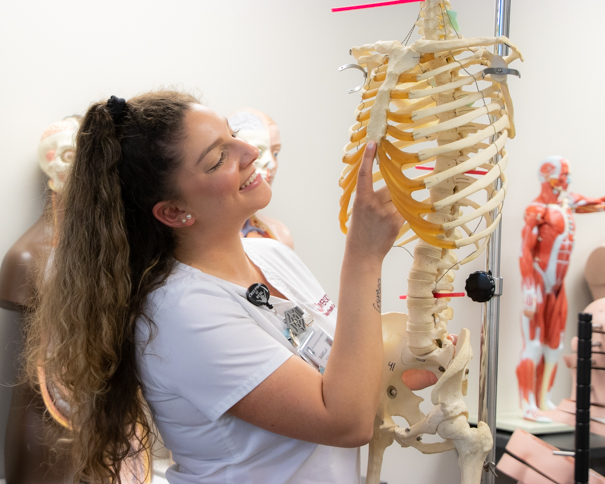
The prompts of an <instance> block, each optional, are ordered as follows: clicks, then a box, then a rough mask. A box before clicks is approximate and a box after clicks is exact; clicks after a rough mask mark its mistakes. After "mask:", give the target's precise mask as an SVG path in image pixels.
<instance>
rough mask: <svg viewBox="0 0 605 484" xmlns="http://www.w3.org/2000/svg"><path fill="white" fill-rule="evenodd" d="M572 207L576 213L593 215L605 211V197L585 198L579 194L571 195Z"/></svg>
mask: <svg viewBox="0 0 605 484" xmlns="http://www.w3.org/2000/svg"><path fill="white" fill-rule="evenodd" d="M569 195H570V206H571V209H572V210H573V211H574V212H576V213H592V212H603V211H605V197H601V198H593V197H585V196H584V195H580V194H579V193H570V194H569Z"/></svg>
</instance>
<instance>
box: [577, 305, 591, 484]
mask: <svg viewBox="0 0 605 484" xmlns="http://www.w3.org/2000/svg"><path fill="white" fill-rule="evenodd" d="M591 358H592V314H588V313H580V314H579V315H578V365H577V369H576V380H577V381H576V457H575V482H576V484H588V469H589V468H590V373H591V362H590V360H591Z"/></svg>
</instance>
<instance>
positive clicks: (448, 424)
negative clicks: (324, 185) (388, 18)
mask: <svg viewBox="0 0 605 484" xmlns="http://www.w3.org/2000/svg"><path fill="white" fill-rule="evenodd" d="M420 8H421V10H420V18H419V21H418V22H417V25H418V26H419V27H420V34H421V35H422V38H421V39H420V40H418V41H416V42H415V43H414V44H413V45H411V46H403V45H402V44H401V43H400V42H398V41H390V42H383V41H381V42H377V43H375V44H370V45H364V46H361V47H355V48H353V49H352V54H353V55H354V56H355V58H356V59H357V62H358V64H359V66H361V67H362V68H364V69H365V70H366V71H367V74H368V81H367V83H366V84H365V86H364V87H363V93H362V96H361V97H362V102H361V104H360V105H359V106H358V108H357V110H356V112H355V116H356V120H357V122H356V123H355V124H354V125H353V126H352V128H351V130H350V133H351V136H350V143H349V144H348V145H347V146H346V147H345V150H344V151H345V155H344V158H343V161H344V163H346V165H347V166H346V167H345V169H344V171H343V173H342V176H341V179H340V186H341V187H342V189H343V191H344V193H343V195H342V197H341V211H340V223H341V228H342V230H343V231H345V232H346V230H347V227H346V223H347V220H348V217H349V206H350V203H351V196H352V194H353V192H354V191H355V181H356V178H357V172H358V170H359V165H360V160H361V157H362V153H363V151H364V147H365V146H366V144H367V142H368V141H375V142H376V143H377V145H378V148H377V161H378V166H379V171H376V172H375V173H374V181H375V182H378V181H380V180H384V182H386V184H387V186H388V187H389V189H390V192H391V196H392V200H393V203H394V204H395V206H396V207H397V209H398V210H399V212H400V213H401V214H402V215H403V216H404V217H405V219H406V221H407V222H406V224H405V225H404V227H403V228H402V231H401V233H400V240H401V238H403V237H404V236H406V233H409V232H410V231H412V232H413V234H411V236H408V237H407V238H405V239H404V240H402V241H401V242H400V243H399V245H404V244H407V243H408V242H410V241H412V240H416V239H420V240H418V242H417V244H416V246H415V248H414V262H413V265H412V269H411V271H410V273H409V279H408V296H407V306H408V310H409V316H408V315H406V314H400V313H388V314H384V315H383V338H384V355H385V360H384V376H383V387H382V395H381V403H380V405H379V409H378V414H377V416H376V421H375V426H374V436H373V439H372V441H371V442H370V456H369V463H368V472H367V475H368V480H367V482H368V483H369V484H376V483H378V482H379V478H380V467H381V465H382V457H383V453H384V450H385V448H386V447H387V446H389V445H390V444H391V443H393V441H394V440H396V441H397V442H398V443H399V444H401V445H402V446H404V447H408V446H411V447H415V448H417V449H418V450H420V451H421V452H424V453H435V452H443V451H446V450H450V449H453V448H454V447H455V448H456V449H457V450H458V454H459V464H460V468H461V472H462V478H461V480H462V483H463V484H471V483H478V482H479V480H480V478H481V472H482V469H483V463H484V459H485V456H486V455H487V453H488V452H489V450H490V448H491V447H492V442H493V439H492V436H491V432H490V430H489V428H488V426H487V425H486V424H485V423H484V422H479V424H478V426H477V428H476V429H471V428H470V427H469V425H468V422H467V417H468V411H467V408H466V405H465V403H464V400H463V395H464V394H466V388H467V383H468V382H467V378H468V369H467V366H468V363H469V361H470V359H471V357H472V350H471V347H470V343H469V332H468V330H467V329H463V330H462V331H461V332H460V336H459V338H458V342H457V344H456V346H455V348H454V344H453V343H452V341H450V339H448V331H447V323H448V321H449V320H451V319H452V317H453V311H452V309H451V308H449V307H448V301H449V300H450V299H449V298H448V297H443V295H444V293H451V292H452V291H453V289H454V286H453V284H452V283H453V281H454V275H453V273H452V271H453V270H455V269H458V267H459V265H461V264H463V263H465V262H468V261H470V260H472V259H474V258H476V257H477V256H478V255H479V254H480V252H481V251H482V249H483V248H484V247H485V244H486V243H487V238H488V236H489V235H490V233H491V232H492V231H493V230H494V229H495V228H496V226H497V224H498V222H499V221H500V213H499V208H500V207H501V205H502V201H503V199H504V195H505V193H506V187H507V180H506V176H505V174H504V170H505V168H506V165H507V163H508V155H507V153H506V151H505V149H504V146H505V144H506V141H507V140H508V138H512V137H513V136H514V124H513V110H512V102H511V99H510V96H509V92H508V87H507V84H506V81H507V74H510V73H516V71H512V70H511V69H509V68H508V64H509V63H510V62H512V61H513V60H515V59H518V58H521V54H520V53H519V51H518V50H517V48H516V47H515V46H514V45H513V44H512V43H511V42H510V41H509V40H508V39H507V38H506V37H498V38H490V37H481V38H471V39H465V38H463V37H461V36H460V35H459V34H458V32H457V31H456V29H455V26H456V23H455V21H454V20H453V19H454V14H453V12H451V11H450V4H449V1H447V0H426V1H425V2H424V3H423V4H422V5H421V7H420ZM496 44H506V45H508V46H509V47H510V48H511V49H512V54H511V55H510V56H509V57H507V58H505V59H503V58H502V57H500V56H497V55H494V54H492V53H490V52H489V50H488V47H489V46H494V45H496ZM496 160H499V162H496ZM416 168H419V169H424V170H427V169H428V170H432V172H430V173H428V174H425V175H420V176H413V175H411V173H412V172H415V173H419V172H418V171H415V169H416ZM497 179H500V180H501V182H502V186H501V188H499V189H496V188H495V185H494V182H495V181H496V180H497ZM427 190H428V193H426V192H427ZM422 191H424V193H422ZM483 193H485V194H486V195H487V197H486V198H487V201H476V200H474V199H473V198H472V197H475V198H478V197H477V196H476V194H479V195H481V194H483ZM483 198H485V197H483ZM496 209H497V210H498V214H497V216H496V217H494V218H492V216H491V213H492V212H493V211H494V210H496ZM482 221H485V226H484V228H482V229H478V227H479V225H480V223H482ZM465 246H469V247H470V248H473V246H474V252H472V253H471V254H470V255H467V256H466V257H464V259H463V260H462V261H458V256H457V254H456V251H457V249H460V248H464V247H465ZM410 369H423V370H429V371H431V372H433V373H434V374H435V375H436V376H437V378H438V379H439V380H438V382H437V383H436V385H435V387H434V389H433V391H432V394H431V400H432V403H433V405H434V407H433V408H432V409H431V410H430V411H429V413H428V414H426V415H425V414H424V413H423V412H421V411H420V409H419V404H420V402H421V401H422V398H420V397H418V396H416V395H414V394H413V393H412V391H411V390H410V389H409V388H408V387H407V386H406V385H405V384H404V383H403V381H402V374H403V373H404V372H405V371H407V370H410ZM393 416H401V417H403V418H405V419H406V420H407V423H408V427H407V428H401V427H398V426H397V425H396V423H395V422H394V421H393V419H392V417H393ZM425 433H429V434H435V433H437V434H439V435H440V436H441V437H442V438H443V439H445V440H444V441H442V442H437V443H424V442H422V440H421V439H422V435H423V434H425Z"/></svg>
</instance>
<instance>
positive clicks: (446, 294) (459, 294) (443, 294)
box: [399, 292, 466, 299]
mask: <svg viewBox="0 0 605 484" xmlns="http://www.w3.org/2000/svg"><path fill="white" fill-rule="evenodd" d="M464 296H466V294H465V293H463V292H434V293H433V297H434V298H435V299H439V298H440V297H464ZM399 299H407V295H406V296H399Z"/></svg>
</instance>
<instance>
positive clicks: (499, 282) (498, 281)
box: [494, 277, 504, 296]
mask: <svg viewBox="0 0 605 484" xmlns="http://www.w3.org/2000/svg"><path fill="white" fill-rule="evenodd" d="M503 287H504V278H503V277H494V296H502V289H503Z"/></svg>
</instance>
